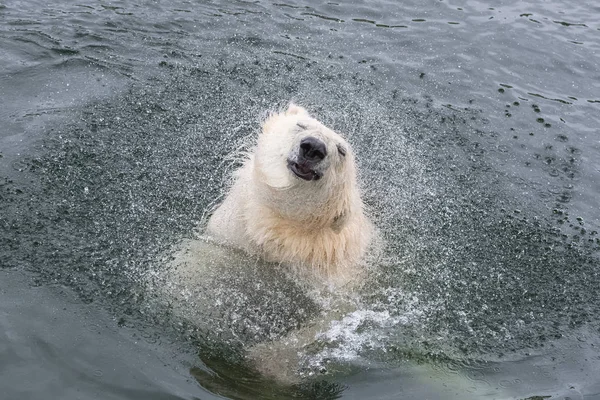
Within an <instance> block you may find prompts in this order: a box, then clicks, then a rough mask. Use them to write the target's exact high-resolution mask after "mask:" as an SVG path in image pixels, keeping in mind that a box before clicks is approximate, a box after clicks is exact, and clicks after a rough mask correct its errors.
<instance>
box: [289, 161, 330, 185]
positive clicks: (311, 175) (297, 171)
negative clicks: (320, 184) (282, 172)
mask: <svg viewBox="0 0 600 400" xmlns="http://www.w3.org/2000/svg"><path fill="white" fill-rule="evenodd" d="M288 168H289V170H290V171H292V172H293V173H294V175H296V176H297V177H298V178H300V179H304V180H305V181H316V180H319V179H321V177H322V176H323V174H322V173H321V172H319V171H316V170H314V169H313V168H312V167H311V166H310V165H308V163H297V162H295V161H292V160H288Z"/></svg>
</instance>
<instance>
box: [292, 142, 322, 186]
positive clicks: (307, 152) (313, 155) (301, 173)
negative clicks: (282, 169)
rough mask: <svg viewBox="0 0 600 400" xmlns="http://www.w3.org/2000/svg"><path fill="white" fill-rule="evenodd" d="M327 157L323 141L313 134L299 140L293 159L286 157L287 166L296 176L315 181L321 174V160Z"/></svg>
mask: <svg viewBox="0 0 600 400" xmlns="http://www.w3.org/2000/svg"><path fill="white" fill-rule="evenodd" d="M325 157H327V146H326V145H325V143H324V142H323V141H322V140H320V139H317V138H316V137H313V136H307V137H305V138H304V139H302V140H301V141H300V146H299V148H298V153H297V156H296V157H294V158H295V159H291V158H290V159H288V168H289V170H290V171H292V172H293V173H294V175H296V176H297V177H298V178H300V179H303V180H305V181H316V180H319V179H321V177H322V176H323V169H324V168H323V166H322V165H321V161H323V160H324V159H325Z"/></svg>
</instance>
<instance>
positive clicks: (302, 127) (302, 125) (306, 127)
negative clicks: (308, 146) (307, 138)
mask: <svg viewBox="0 0 600 400" xmlns="http://www.w3.org/2000/svg"><path fill="white" fill-rule="evenodd" d="M296 125H297V126H298V128H300V129H308V126H306V125H304V124H302V123H300V122H298V123H297V124H296Z"/></svg>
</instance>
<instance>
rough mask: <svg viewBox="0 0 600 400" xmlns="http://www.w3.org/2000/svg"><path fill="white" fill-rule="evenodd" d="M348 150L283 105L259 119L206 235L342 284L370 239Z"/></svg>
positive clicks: (296, 109) (319, 125)
mask: <svg viewBox="0 0 600 400" xmlns="http://www.w3.org/2000/svg"><path fill="white" fill-rule="evenodd" d="M364 208H365V207H364V205H363V202H362V199H361V194H360V190H359V186H358V182H357V173H356V165H355V160H354V154H353V152H352V148H351V147H350V145H349V144H348V142H346V140H344V138H342V137H341V136H340V135H339V134H337V133H336V132H334V131H333V130H331V129H329V128H327V127H326V126H325V125H323V124H322V123H321V122H319V121H318V120H316V119H315V118H313V117H312V116H311V115H310V114H309V113H308V112H307V111H306V109H304V108H303V107H300V106H298V105H295V104H293V103H292V104H290V105H289V106H288V107H287V109H286V110H285V111H282V112H278V113H272V114H270V115H269V116H268V118H267V119H266V120H265V121H264V123H263V125H262V132H261V133H260V135H259V137H258V141H257V143H256V146H255V148H254V149H253V150H252V151H251V152H249V154H248V155H247V159H246V161H245V163H244V164H243V166H242V167H241V168H240V169H239V170H237V171H236V172H235V181H234V183H233V186H232V187H231V189H230V191H229V193H228V195H227V196H226V198H225V200H224V202H223V203H222V204H221V205H220V206H219V207H218V208H217V209H216V210H215V212H214V214H213V215H212V217H211V218H210V220H209V222H208V227H207V234H208V235H209V236H211V237H213V238H214V239H216V240H218V241H221V242H222V243H224V244H226V245H229V246H233V247H236V248H239V249H241V250H244V251H245V252H247V253H249V254H253V255H257V256H259V257H261V258H263V259H265V260H267V261H272V262H277V263H282V264H285V265H289V266H290V267H292V268H293V269H294V270H295V271H297V272H300V274H301V275H303V276H305V277H312V278H317V279H320V280H322V281H324V282H327V283H333V284H335V283H344V282H348V281H349V279H351V278H352V277H354V276H356V272H357V271H358V266H359V265H360V263H361V261H362V260H363V258H364V255H365V252H366V251H367V249H368V248H369V244H370V242H371V240H372V238H373V234H374V228H373V225H372V223H371V221H370V220H369V218H368V217H367V216H366V214H365V210H364Z"/></svg>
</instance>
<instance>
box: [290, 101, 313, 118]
mask: <svg viewBox="0 0 600 400" xmlns="http://www.w3.org/2000/svg"><path fill="white" fill-rule="evenodd" d="M285 115H307V116H308V111H306V109H305V108H304V107H300V106H298V105H296V104H294V103H290V105H289V106H288V109H287V111H286V112H285Z"/></svg>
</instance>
